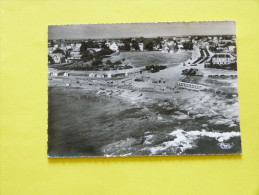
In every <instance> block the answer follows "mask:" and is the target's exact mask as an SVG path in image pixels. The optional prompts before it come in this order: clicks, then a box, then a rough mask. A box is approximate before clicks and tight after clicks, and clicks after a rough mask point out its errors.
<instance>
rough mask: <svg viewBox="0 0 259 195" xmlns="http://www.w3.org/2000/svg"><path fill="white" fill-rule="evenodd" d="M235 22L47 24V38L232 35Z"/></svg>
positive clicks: (234, 29) (234, 31)
mask: <svg viewBox="0 0 259 195" xmlns="http://www.w3.org/2000/svg"><path fill="white" fill-rule="evenodd" d="M235 34H236V23H235V21H215V22H163V23H124V24H123V23H118V24H72V25H49V26H48V39H49V40H51V39H103V38H127V37H157V36H161V37H162V36H186V35H235Z"/></svg>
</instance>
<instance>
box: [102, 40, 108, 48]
mask: <svg viewBox="0 0 259 195" xmlns="http://www.w3.org/2000/svg"><path fill="white" fill-rule="evenodd" d="M106 43H107V42H106V41H102V43H101V48H102V49H109V47H108V46H107V45H106Z"/></svg>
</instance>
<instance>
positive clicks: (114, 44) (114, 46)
mask: <svg viewBox="0 0 259 195" xmlns="http://www.w3.org/2000/svg"><path fill="white" fill-rule="evenodd" d="M109 48H110V50H112V51H118V49H119V47H118V45H117V44H116V43H112V44H111V45H110V47H109Z"/></svg>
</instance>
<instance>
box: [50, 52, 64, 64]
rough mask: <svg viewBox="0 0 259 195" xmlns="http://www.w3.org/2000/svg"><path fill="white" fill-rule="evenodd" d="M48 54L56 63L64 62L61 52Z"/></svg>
mask: <svg viewBox="0 0 259 195" xmlns="http://www.w3.org/2000/svg"><path fill="white" fill-rule="evenodd" d="M49 56H50V57H51V58H52V59H53V60H54V62H55V63H56V64H60V63H63V62H65V56H64V55H63V54H61V53H50V54H49Z"/></svg>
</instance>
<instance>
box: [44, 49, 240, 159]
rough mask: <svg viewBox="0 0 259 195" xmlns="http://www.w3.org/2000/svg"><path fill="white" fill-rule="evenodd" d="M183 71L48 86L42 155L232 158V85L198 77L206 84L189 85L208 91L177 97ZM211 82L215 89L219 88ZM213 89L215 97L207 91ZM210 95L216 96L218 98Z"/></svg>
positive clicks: (236, 136) (235, 121) (236, 147)
mask: <svg viewBox="0 0 259 195" xmlns="http://www.w3.org/2000/svg"><path fill="white" fill-rule="evenodd" d="M193 55H195V52H193ZM185 68H186V66H183V63H180V64H177V65H174V66H172V67H169V68H167V69H165V70H161V71H159V72H157V73H149V72H143V73H139V72H138V73H133V74H129V75H128V76H127V77H125V78H122V79H98V78H96V79H93V78H87V77H84V76H81V77H80V76H70V77H58V78H51V79H50V80H49V129H48V132H49V141H48V144H49V151H50V152H49V155H51V156H116V155H122V156H132V155H133V156H142V155H188V154H201V153H202V154H205V153H208V154H224V153H239V152H240V151H241V147H240V146H241V144H240V143H241V140H240V129H239V115H238V96H237V87H236V86H235V85H234V83H235V80H234V79H232V78H228V77H227V78H223V79H222V78H220V79H217V78H216V79H215V78H209V77H208V75H210V74H212V73H214V74H215V75H216V74H218V72H220V70H211V71H210V70H204V69H200V72H203V73H204V74H205V75H206V74H207V76H206V77H205V78H202V79H196V78H197V77H195V81H196V82H198V83H199V84H201V83H202V84H203V85H207V87H208V90H205V91H196V90H190V89H183V88H179V87H178V86H177V83H178V81H180V80H183V79H185V80H186V79H192V80H193V77H186V76H183V75H182V74H181V72H182V70H184V69H185ZM217 71H218V72H217ZM224 73H225V74H231V75H232V74H234V73H233V72H226V71H225V72H224ZM136 79H137V80H136ZM216 81H217V82H221V83H220V85H218V86H219V87H218V88H217V82H216ZM222 82H223V83H226V84H228V85H227V86H228V87H227V88H226V87H224V85H222ZM68 83H69V85H67V84H68ZM212 84H213V90H214V92H212V91H211V90H209V87H211V86H212ZM222 86H223V87H222ZM215 89H217V90H219V91H223V92H221V93H219V94H217V93H215V91H216V90H215ZM226 89H227V90H228V91H231V95H229V94H230V93H227V92H228V91H227V92H224V90H226ZM227 95H229V97H228V98H226V96H227ZM208 148H209V149H208Z"/></svg>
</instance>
